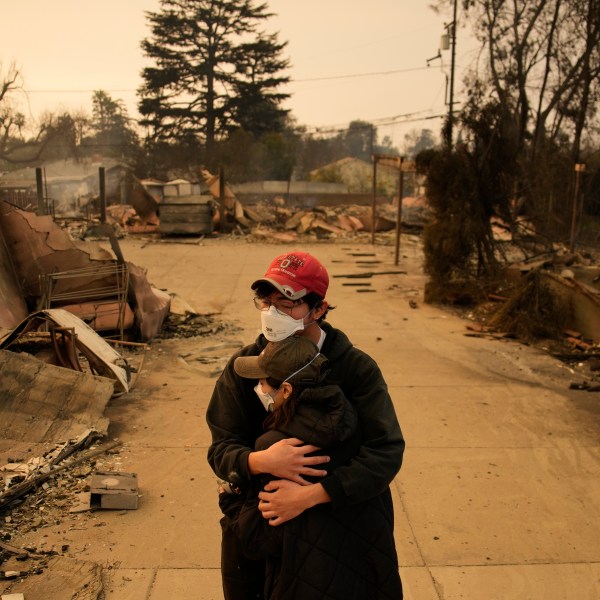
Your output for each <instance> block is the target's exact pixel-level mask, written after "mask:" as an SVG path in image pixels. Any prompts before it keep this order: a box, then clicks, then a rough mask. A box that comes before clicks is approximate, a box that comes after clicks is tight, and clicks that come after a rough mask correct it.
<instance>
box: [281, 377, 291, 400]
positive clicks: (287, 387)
mask: <svg viewBox="0 0 600 600" xmlns="http://www.w3.org/2000/svg"><path fill="white" fill-rule="evenodd" d="M281 391H282V392H283V399H284V400H287V399H288V398H289V397H290V396H291V395H292V392H293V391H294V388H293V387H292V384H291V383H290V382H289V381H284V382H283V383H282V384H281Z"/></svg>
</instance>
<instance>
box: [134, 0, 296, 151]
mask: <svg viewBox="0 0 600 600" xmlns="http://www.w3.org/2000/svg"><path fill="white" fill-rule="evenodd" d="M270 16H271V14H269V13H267V12H266V4H260V5H255V4H254V2H253V0H161V10H160V11H159V12H148V13H147V18H148V20H149V22H150V26H151V32H152V36H151V37H150V38H147V39H145V40H143V41H142V48H143V50H144V53H145V55H146V56H147V57H148V58H150V59H151V60H152V61H154V65H155V66H151V67H147V68H145V69H144V70H143V72H142V77H143V79H144V84H143V86H142V87H141V88H140V90H139V92H138V94H139V97H140V102H139V110H140V113H141V115H142V116H143V119H142V120H141V124H142V125H144V126H146V127H148V129H149V132H150V134H149V135H150V138H151V139H152V140H153V141H155V142H161V141H163V142H164V141H174V140H184V139H188V140H189V139H190V136H193V137H195V138H197V139H199V140H200V141H202V142H204V143H205V145H206V150H207V152H210V150H211V149H212V148H213V146H214V143H215V141H216V140H218V139H220V138H223V137H224V136H225V135H226V134H227V133H228V132H230V131H231V130H233V129H235V128H244V129H249V130H250V132H251V133H254V134H257V135H259V134H260V133H262V132H263V131H264V130H265V129H267V130H268V129H269V126H270V124H271V125H272V127H273V128H274V129H275V130H277V129H278V127H279V126H280V123H281V121H282V120H283V119H284V118H285V115H286V111H284V110H282V109H280V107H279V104H280V103H281V102H282V101H283V100H284V99H285V98H287V97H288V95H286V94H283V93H278V92H277V88H278V87H279V86H281V85H283V84H285V83H286V82H287V81H288V78H287V77H284V76H281V75H278V73H279V71H281V70H282V69H284V68H286V67H287V65H288V63H287V61H286V60H284V59H282V58H280V56H281V52H282V51H283V49H284V47H285V45H286V44H285V43H283V44H279V43H277V39H276V35H265V34H264V33H263V32H261V31H259V29H258V28H259V25H260V24H261V23H262V22H263V21H265V20H266V19H268V18H269V17H270Z"/></svg>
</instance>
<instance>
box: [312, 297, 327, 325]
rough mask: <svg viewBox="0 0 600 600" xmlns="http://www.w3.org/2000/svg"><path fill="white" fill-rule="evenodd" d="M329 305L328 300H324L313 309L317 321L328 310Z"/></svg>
mask: <svg viewBox="0 0 600 600" xmlns="http://www.w3.org/2000/svg"><path fill="white" fill-rule="evenodd" d="M328 306H329V304H328V303H327V301H326V300H322V301H321V302H320V304H319V305H318V306H317V308H315V309H314V311H313V319H315V321H318V320H319V319H320V318H321V317H322V316H323V315H324V314H325V311H326V310H327V307H328Z"/></svg>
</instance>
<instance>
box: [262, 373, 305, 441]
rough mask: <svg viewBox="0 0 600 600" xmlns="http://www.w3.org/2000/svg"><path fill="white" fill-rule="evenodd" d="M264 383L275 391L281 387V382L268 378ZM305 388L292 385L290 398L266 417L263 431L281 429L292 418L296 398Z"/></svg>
mask: <svg viewBox="0 0 600 600" xmlns="http://www.w3.org/2000/svg"><path fill="white" fill-rule="evenodd" d="M266 381H267V383H268V384H269V385H270V386H271V387H272V388H273V389H275V390H278V389H279V388H280V387H281V386H282V385H283V382H282V381H277V380H275V379H272V378H271V377H268V378H267V380H266ZM305 387H307V386H300V385H298V384H295V385H292V393H291V395H290V397H289V398H288V399H287V400H286V401H285V402H284V403H283V404H282V405H281V406H280V407H279V408H277V409H275V410H274V411H273V412H272V413H269V415H268V417H267V418H266V419H265V421H264V423H263V427H264V428H265V430H267V429H281V428H282V427H285V426H286V425H287V424H288V423H289V422H290V421H291V420H292V419H293V418H294V414H295V413H296V404H297V401H298V396H299V395H300V394H301V393H302V391H303V390H304V388H305Z"/></svg>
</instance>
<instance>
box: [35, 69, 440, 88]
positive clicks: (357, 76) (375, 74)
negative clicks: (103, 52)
mask: <svg viewBox="0 0 600 600" xmlns="http://www.w3.org/2000/svg"><path fill="white" fill-rule="evenodd" d="M428 69H429V67H427V66H424V67H410V68H408V69H394V70H392V71H371V72H368V73H347V74H345V75H327V76H325V77H309V78H305V79H292V80H291V81H290V83H307V82H311V81H334V80H337V79H360V78H362V77H379V76H384V77H385V76H388V75H397V74H399V73H412V72H414V71H427V70H428ZM98 89H101V90H103V91H105V92H110V93H131V92H137V91H138V89H137V88H132V89H105V88H102V87H101V86H100V87H96V88H93V89H41V90H36V89H26V90H24V91H25V92H26V93H28V94H88V93H89V94H91V93H93V92H96V91H97V90H98Z"/></svg>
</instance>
